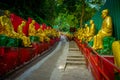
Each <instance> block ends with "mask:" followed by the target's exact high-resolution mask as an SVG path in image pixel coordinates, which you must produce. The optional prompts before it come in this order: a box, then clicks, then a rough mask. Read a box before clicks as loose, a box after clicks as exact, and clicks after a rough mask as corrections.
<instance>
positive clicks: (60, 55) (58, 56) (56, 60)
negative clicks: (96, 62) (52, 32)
mask: <svg viewBox="0 0 120 80" xmlns="http://www.w3.org/2000/svg"><path fill="white" fill-rule="evenodd" d="M85 64H86V63H85V59H84V56H83V55H82V54H81V52H80V51H79V49H78V47H77V45H76V44H75V42H73V41H71V42H67V41H66V40H62V41H60V42H59V44H58V46H57V47H56V49H55V50H54V51H53V52H52V53H50V55H48V56H47V57H45V58H44V59H42V60H40V61H39V62H38V63H37V64H36V65H34V66H32V67H31V68H29V69H28V70H26V71H25V72H24V73H23V74H22V75H20V76H19V77H17V78H15V79H12V80H94V79H93V78H92V76H91V74H90V72H89V71H88V69H87V68H86V66H85Z"/></svg>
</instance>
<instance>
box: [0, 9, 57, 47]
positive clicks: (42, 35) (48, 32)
mask: <svg viewBox="0 0 120 80" xmlns="http://www.w3.org/2000/svg"><path fill="white" fill-rule="evenodd" d="M9 16H10V12H9V11H8V10H6V11H5V13H4V15H2V16H0V35H2V34H4V35H5V36H8V37H11V38H19V39H21V40H22V44H23V45H24V47H30V46H31V41H30V37H31V36H37V37H39V42H44V41H46V42H49V41H50V37H51V36H53V37H59V32H58V31H56V30H55V29H53V28H51V27H48V28H46V29H45V30H43V29H42V25H41V26H40V27H39V29H37V30H36V29H35V25H34V24H35V20H32V22H31V23H30V24H29V28H28V36H26V35H25V34H24V33H23V27H24V26H25V25H26V22H25V21H24V20H23V21H22V22H21V24H20V25H19V26H18V27H17V31H15V30H14V27H13V25H12V23H11V20H10V17H9Z"/></svg>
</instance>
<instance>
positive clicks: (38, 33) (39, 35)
mask: <svg viewBox="0 0 120 80" xmlns="http://www.w3.org/2000/svg"><path fill="white" fill-rule="evenodd" d="M36 36H38V37H39V41H40V42H44V36H45V35H44V31H43V30H42V27H40V28H39V29H38V30H37V33H36Z"/></svg>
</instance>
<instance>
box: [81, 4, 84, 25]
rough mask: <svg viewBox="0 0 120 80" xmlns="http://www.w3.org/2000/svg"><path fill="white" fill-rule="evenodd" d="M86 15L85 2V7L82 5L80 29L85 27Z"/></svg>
mask: <svg viewBox="0 0 120 80" xmlns="http://www.w3.org/2000/svg"><path fill="white" fill-rule="evenodd" d="M84 14H85V3H84V2H83V5H82V14H81V18H80V27H83V20H84V19H83V18H84Z"/></svg>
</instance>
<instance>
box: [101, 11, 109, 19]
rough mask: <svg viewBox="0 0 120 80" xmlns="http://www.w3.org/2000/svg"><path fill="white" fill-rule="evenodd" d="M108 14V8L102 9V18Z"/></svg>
mask: <svg viewBox="0 0 120 80" xmlns="http://www.w3.org/2000/svg"><path fill="white" fill-rule="evenodd" d="M107 15H108V10H103V11H102V18H103V19H104V18H105V17H106V16H107Z"/></svg>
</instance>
